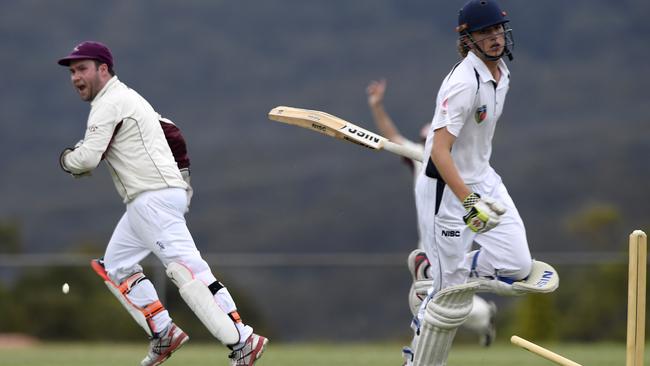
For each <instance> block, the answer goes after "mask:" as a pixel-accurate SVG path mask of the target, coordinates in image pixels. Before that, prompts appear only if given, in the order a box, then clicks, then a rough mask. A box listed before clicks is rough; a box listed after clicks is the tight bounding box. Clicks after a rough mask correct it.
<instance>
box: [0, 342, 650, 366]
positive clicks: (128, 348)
mask: <svg viewBox="0 0 650 366" xmlns="http://www.w3.org/2000/svg"><path fill="white" fill-rule="evenodd" d="M541 345H543V346H545V347H547V348H549V349H551V350H552V351H554V352H556V353H559V354H561V355H563V356H565V357H567V358H570V359H572V360H574V361H576V362H578V363H580V364H582V365H584V366H613V365H624V364H625V345H623V344H614V343H596V344H543V343H542V344H541ZM145 350H146V342H143V343H142V344H107V343H101V344H94V343H93V344H90V343H88V344H85V343H43V344H39V345H36V346H31V347H24V348H13V349H0V360H2V361H1V362H0V364H1V365H3V366H81V365H83V366H122V365H139V363H140V360H141V359H142V357H143V356H144V353H145ZM226 355H227V352H226V350H225V349H224V348H223V347H220V346H215V345H208V344H192V343H189V344H187V345H186V346H184V347H183V348H182V349H181V350H179V351H178V352H177V353H175V354H174V356H173V357H172V358H170V359H169V360H168V361H167V362H165V366H174V365H177V366H180V365H183V366H203V365H228V362H227V359H226ZM645 361H646V362H645V364H650V357H648V355H647V354H646V358H645ZM401 364H402V359H401V345H400V344H394V343H378V344H366V343H363V344H286V343H285V344H274V343H269V347H268V348H267V351H266V352H265V353H264V357H263V358H262V359H261V360H260V362H259V365H260V366H298V365H300V366H333V365H336V366H345V365H350V366H352V365H354V366H359V365H368V366H370V365H372V366H384V365H385V366H389V365H390V366H398V365H401ZM448 365H449V366H461V365H463V366H473V365H484V366H522V365H526V366H537V365H539V366H544V365H553V363H551V362H549V361H546V360H544V359H541V358H539V357H538V356H536V355H533V354H531V353H529V352H527V351H524V350H522V349H520V348H518V347H515V346H512V345H510V344H509V343H497V344H495V345H494V346H492V347H490V348H480V347H478V346H470V345H462V344H461V345H457V346H454V348H453V349H452V352H451V357H450V358H449V363H448Z"/></svg>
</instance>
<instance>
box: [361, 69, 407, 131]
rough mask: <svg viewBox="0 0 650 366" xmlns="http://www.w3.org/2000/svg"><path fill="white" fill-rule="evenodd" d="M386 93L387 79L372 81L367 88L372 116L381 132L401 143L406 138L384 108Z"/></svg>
mask: <svg viewBox="0 0 650 366" xmlns="http://www.w3.org/2000/svg"><path fill="white" fill-rule="evenodd" d="M385 93H386V80H385V79H381V80H378V81H375V80H373V81H371V82H370V84H368V87H367V88H366V94H367V95H368V105H369V106H370V111H371V112H372V117H373V119H374V121H375V125H376V126H377V128H378V129H379V133H380V134H381V135H382V136H384V137H386V138H388V139H389V140H391V141H393V142H395V143H398V144H401V143H403V142H404V140H406V139H405V138H404V136H402V134H400V132H399V130H398V129H397V127H396V126H395V124H394V123H393V120H392V119H391V118H390V116H389V115H388V113H387V112H386V109H385V108H384V94H385Z"/></svg>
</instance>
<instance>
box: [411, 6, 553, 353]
mask: <svg viewBox="0 0 650 366" xmlns="http://www.w3.org/2000/svg"><path fill="white" fill-rule="evenodd" d="M508 22H509V19H508V16H507V14H506V13H505V12H504V11H502V10H501V8H500V6H499V5H498V4H497V3H496V1H494V0H471V1H469V2H468V3H466V4H465V5H464V6H463V8H462V9H461V10H460V12H459V14H458V27H457V28H456V30H457V32H458V35H459V41H458V45H459V52H460V54H461V56H462V57H463V59H462V60H461V61H460V62H459V63H457V64H456V65H454V67H453V68H452V70H451V72H450V73H449V74H448V75H447V76H446V77H445V79H444V81H443V82H442V85H441V87H440V90H439V92H438V96H437V99H436V107H435V114H434V116H433V121H432V125H431V128H430V130H429V131H428V135H427V139H426V144H425V160H424V161H426V163H425V167H424V169H422V171H421V173H420V174H419V176H418V178H417V181H416V185H415V196H416V205H417V210H418V221H419V229H420V235H421V237H422V244H423V247H424V249H425V251H426V254H427V257H428V258H429V261H430V262H431V266H432V269H431V271H430V273H431V276H432V279H433V287H432V288H430V290H429V296H428V297H427V299H425V301H423V302H422V305H421V307H420V309H419V314H418V317H417V318H416V319H415V321H414V324H413V325H414V327H415V337H414V341H413V351H414V354H413V357H411V358H410V359H408V360H407V364H409V365H410V364H413V365H417V366H422V365H436V366H438V365H445V364H446V361H447V357H448V354H449V349H450V348H451V344H452V341H453V338H454V335H455V333H456V330H457V328H458V327H459V326H460V325H461V324H462V323H463V322H464V321H465V319H466V318H467V316H468V314H469V313H470V311H471V309H472V298H473V296H474V293H475V292H476V291H479V290H482V291H490V292H495V293H498V294H505V295H517V294H524V293H529V292H551V291H554V290H555V289H556V288H557V286H558V284H559V279H558V275H557V272H556V271H555V270H554V269H553V268H552V267H551V266H549V265H548V264H545V263H543V262H539V261H534V260H533V259H532V258H531V255H530V251H529V248H528V241H527V239H526V231H525V228H524V224H523V221H522V219H521V217H520V216H519V212H517V208H516V207H515V204H514V202H513V201H512V199H511V198H510V195H509V194H508V191H507V190H506V187H505V185H504V184H503V182H502V181H501V177H500V176H499V175H498V174H497V173H496V172H495V170H494V169H493V168H492V166H491V165H490V156H491V153H492V137H493V135H494V131H495V128H496V124H497V121H498V119H499V117H500V116H501V112H502V110H503V105H504V102H505V97H506V94H507V92H508V88H509V82H510V71H509V70H508V67H507V66H506V63H505V62H504V60H503V57H504V56H505V57H507V58H509V59H512V49H513V45H514V44H513V39H512V30H511V29H510V27H509V26H508ZM474 244H475V245H477V246H478V247H479V248H480V249H478V250H473V251H472V250H471V249H472V246H473V245H474Z"/></svg>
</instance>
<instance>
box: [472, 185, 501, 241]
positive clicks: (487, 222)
mask: <svg viewBox="0 0 650 366" xmlns="http://www.w3.org/2000/svg"><path fill="white" fill-rule="evenodd" d="M463 207H465V209H466V210H467V214H465V216H463V220H464V221H465V223H466V224H467V226H468V227H469V228H470V229H471V230H472V231H474V232H477V233H484V232H486V231H488V230H491V229H493V228H494V227H495V226H497V225H499V222H500V221H501V220H500V218H499V216H501V215H503V214H504V213H506V209H505V207H503V206H501V205H500V204H499V203H497V201H496V200H494V199H492V198H490V197H483V198H481V196H479V195H478V194H476V193H471V194H470V195H469V196H467V197H465V199H464V200H463Z"/></svg>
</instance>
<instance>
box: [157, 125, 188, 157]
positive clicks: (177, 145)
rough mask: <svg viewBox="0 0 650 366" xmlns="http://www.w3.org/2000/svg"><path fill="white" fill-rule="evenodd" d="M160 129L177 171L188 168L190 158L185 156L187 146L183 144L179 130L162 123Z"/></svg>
mask: <svg viewBox="0 0 650 366" xmlns="http://www.w3.org/2000/svg"><path fill="white" fill-rule="evenodd" d="M160 127H162V129H163V132H164V133H165V138H166V139H167V144H169V148H170V149H171V150H172V154H174V160H176V164H177V165H178V169H183V168H188V167H189V166H190V157H189V155H188V154H187V145H186V144H185V138H184V137H183V134H182V133H181V130H180V129H179V128H178V127H176V125H174V124H171V123H166V122H163V121H160Z"/></svg>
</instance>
